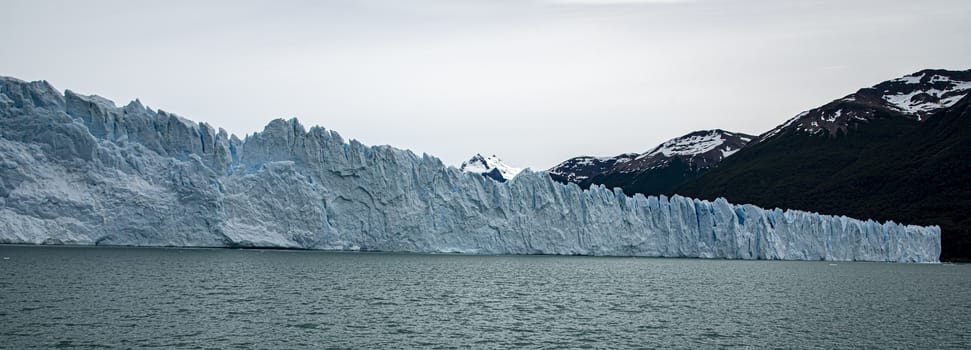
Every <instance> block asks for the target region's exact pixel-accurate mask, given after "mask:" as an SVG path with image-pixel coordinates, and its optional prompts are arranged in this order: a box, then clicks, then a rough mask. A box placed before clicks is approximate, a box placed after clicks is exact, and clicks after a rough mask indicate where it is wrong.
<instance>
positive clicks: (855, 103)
mask: <svg viewBox="0 0 971 350" xmlns="http://www.w3.org/2000/svg"><path fill="white" fill-rule="evenodd" d="M969 92H971V70H966V71H948V70H939V69H927V70H922V71H920V72H917V73H913V74H910V75H907V76H904V77H900V78H897V79H893V80H888V81H885V82H882V83H879V84H877V85H874V86H872V87H868V88H863V89H860V90H858V91H857V92H855V93H852V94H849V95H847V96H845V97H843V98H840V99H837V100H835V101H832V102H830V103H827V104H825V105H822V106H820V107H818V108H814V109H810V110H808V111H805V112H802V113H799V114H798V115H796V116H795V117H793V118H792V119H789V120H788V121H787V122H785V123H783V124H782V125H780V126H778V127H776V128H774V129H772V130H770V131H769V132H767V133H765V134H763V135H762V136H760V140H764V139H767V138H771V137H774V136H776V135H778V134H781V133H784V132H789V131H793V132H801V133H808V134H814V135H816V134H820V135H824V134H825V135H830V136H835V135H837V134H838V133H841V132H842V133H847V132H849V131H850V129H853V128H855V127H857V126H859V125H864V124H867V123H868V122H870V121H872V120H874V119H880V118H886V117H888V116H904V117H906V118H911V119H915V120H918V121H924V120H927V118H928V117H930V116H932V115H934V114H935V113H936V112H938V111H941V110H943V109H946V108H949V107H951V106H953V105H954V104H955V103H957V102H958V101H959V100H961V99H962V98H964V97H965V96H967V95H968V93H969Z"/></svg>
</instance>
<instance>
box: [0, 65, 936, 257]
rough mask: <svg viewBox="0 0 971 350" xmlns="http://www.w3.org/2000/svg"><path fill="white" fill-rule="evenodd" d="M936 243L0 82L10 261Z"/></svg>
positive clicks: (769, 251)
mask: <svg viewBox="0 0 971 350" xmlns="http://www.w3.org/2000/svg"><path fill="white" fill-rule="evenodd" d="M940 235H941V234H940V228H939V227H936V226H931V227H922V226H912V225H902V224H897V223H894V222H885V223H879V222H875V221H871V220H865V221H864V220H856V219H851V218H847V217H843V216H828V215H820V214H816V213H809V212H804V211H798V210H782V209H774V210H766V209H762V208H758V207H756V206H752V205H733V204H730V203H728V202H727V201H725V200H724V199H718V200H715V201H703V200H696V199H690V198H685V197H681V196H672V197H665V196H660V197H653V196H652V197H645V196H642V195H635V196H633V197H629V196H626V195H624V193H623V192H621V191H620V190H619V189H613V190H611V189H607V188H604V187H592V188H591V189H589V190H582V189H580V188H579V187H578V186H576V185H575V184H560V183H558V182H554V181H552V180H551V179H550V178H549V175H548V174H546V173H545V172H534V171H531V170H528V169H527V170H524V171H523V172H522V173H520V174H519V175H518V176H516V177H514V178H512V179H511V180H509V181H507V182H504V183H500V182H497V181H492V180H490V179H487V178H485V177H483V176H479V175H478V174H469V173H463V172H461V171H459V170H458V169H456V168H454V167H450V166H446V165H445V164H443V163H442V161H441V160H439V159H438V158H435V157H432V156H429V155H421V156H418V155H416V154H414V153H412V152H411V151H407V150H401V149H396V148H393V147H390V146H365V145H363V144H361V143H360V142H357V141H355V140H349V141H347V140H345V139H344V138H342V137H341V136H340V135H339V134H338V133H337V132H335V131H331V130H326V129H324V128H322V127H317V126H315V127H311V128H309V129H306V128H305V127H304V126H303V125H301V124H300V123H298V122H297V120H295V119H291V120H282V119H277V120H273V121H271V122H270V123H269V124H268V125H266V127H265V129H264V130H263V131H262V132H257V133H254V134H252V135H246V136H245V137H244V138H242V139H240V138H239V137H237V136H234V135H230V134H229V133H227V132H226V131H225V130H223V129H215V128H213V127H212V126H210V125H209V124H206V123H196V122H192V121H189V120H187V119H185V118H182V117H179V116H177V115H174V114H171V113H168V112H165V111H161V110H158V111H156V110H153V109H151V108H148V107H145V106H143V105H142V104H141V102H139V101H138V100H135V101H132V102H131V103H129V104H127V105H125V106H121V107H118V106H116V105H115V104H114V103H113V102H111V101H109V100H107V99H104V98H101V97H98V96H85V95H81V94H77V93H74V92H72V91H70V90H67V91H65V92H64V93H60V92H59V91H58V90H56V89H55V88H54V87H53V86H51V85H50V84H49V83H47V82H44V81H40V82H25V81H21V80H18V79H15V78H9V77H2V78H0V243H8V244H78V245H125V246H176V247H277V248H294V249H322V250H354V251H400V252H443V253H444V252H454V253H470V254H562V255H604V256H652V257H696V258H724V259H785V260H835V261H894V262H937V261H938V258H939V256H940V250H941V248H940V244H941V243H940V242H941V239H940Z"/></svg>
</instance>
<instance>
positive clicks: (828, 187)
mask: <svg viewBox="0 0 971 350" xmlns="http://www.w3.org/2000/svg"><path fill="white" fill-rule="evenodd" d="M969 82H971V70H964V71H947V70H922V71H920V72H917V73H914V74H910V75H907V76H904V77H901V78H896V79H892V80H888V81H885V82H882V83H879V84H876V85H874V86H872V87H868V88H863V89H860V90H858V91H857V92H855V93H853V94H850V95H848V96H846V97H844V98H841V99H838V100H836V101H832V102H829V103H826V104H824V105H822V106H820V107H818V108H813V109H810V110H808V111H806V112H803V113H800V114H799V115H798V116H796V117H795V118H793V119H790V120H789V121H787V122H785V123H783V124H782V125H779V126H778V127H776V128H774V129H773V130H772V131H770V132H767V133H765V134H763V135H762V136H761V137H760V138H759V139H758V140H757V141H753V142H752V143H750V144H749V145H748V146H746V147H745V148H744V149H742V150H741V151H739V152H738V153H736V154H734V155H733V156H731V157H729V158H728V159H726V160H725V161H724V162H722V163H721V164H720V165H719V166H718V167H716V168H713V169H711V170H709V171H708V172H706V173H704V174H702V175H700V176H698V177H696V178H694V179H692V180H690V181H688V182H686V183H684V184H682V185H680V186H679V187H678V188H676V189H675V190H674V192H675V193H678V194H681V195H686V196H690V197H696V198H709V199H714V198H728V199H729V200H731V201H734V202H743V203H755V204H757V205H761V206H765V207H770V208H771V207H780V208H799V209H803V210H811V211H817V212H822V213H844V214H846V215H850V216H854V217H867V218H873V219H880V220H897V221H905V222H915V223H921V224H935V225H941V227H942V228H943V235H944V236H943V243H944V250H943V253H942V254H943V256H944V258H945V259H960V260H969V261H971V216H969V215H968V213H971V202H969V201H967V200H966V199H967V198H971V157H969V156H968V155H969V154H971V93H969V92H971V83H969Z"/></svg>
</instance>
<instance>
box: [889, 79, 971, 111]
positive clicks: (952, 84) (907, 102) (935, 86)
mask: <svg viewBox="0 0 971 350" xmlns="http://www.w3.org/2000/svg"><path fill="white" fill-rule="evenodd" d="M926 74H927V73H919V74H915V75H912V76H907V77H904V78H900V79H904V80H903V82H905V83H907V84H919V83H920V82H921V81H928V83H929V84H924V85H923V86H921V87H920V88H917V89H914V90H913V91H905V92H898V93H895V94H887V95H884V96H883V99H884V100H885V101H887V102H888V103H890V105H891V106H893V107H894V108H896V109H898V110H900V111H902V112H904V113H907V114H913V115H917V116H918V119H921V117H922V115H921V114H922V113H924V112H930V111H934V110H938V109H942V108H948V107H951V106H953V105H954V104H955V103H957V101H959V100H961V99H962V98H964V96H967V95H968V92H969V91H971V81H960V80H952V79H951V78H950V77H947V76H942V75H938V74H935V75H932V76H930V78H926V77H925V75H926Z"/></svg>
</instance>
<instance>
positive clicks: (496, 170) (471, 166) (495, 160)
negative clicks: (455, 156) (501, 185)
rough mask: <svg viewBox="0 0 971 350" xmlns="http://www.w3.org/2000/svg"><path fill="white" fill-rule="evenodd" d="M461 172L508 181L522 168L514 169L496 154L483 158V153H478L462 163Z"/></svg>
mask: <svg viewBox="0 0 971 350" xmlns="http://www.w3.org/2000/svg"><path fill="white" fill-rule="evenodd" d="M459 170H461V171H463V172H467V173H475V174H482V175H483V176H486V177H489V178H492V179H494V180H496V181H500V182H503V181H506V180H509V179H512V178H513V177H515V176H516V175H517V174H519V172H521V171H522V170H523V169H522V168H514V167H511V166H509V165H507V164H506V163H504V162H503V161H502V159H499V157H498V156H496V155H495V154H493V155H491V156H489V157H483V156H482V154H481V153H476V154H475V155H474V156H472V158H470V159H469V160H467V161H465V162H462V166H461V167H459Z"/></svg>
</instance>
